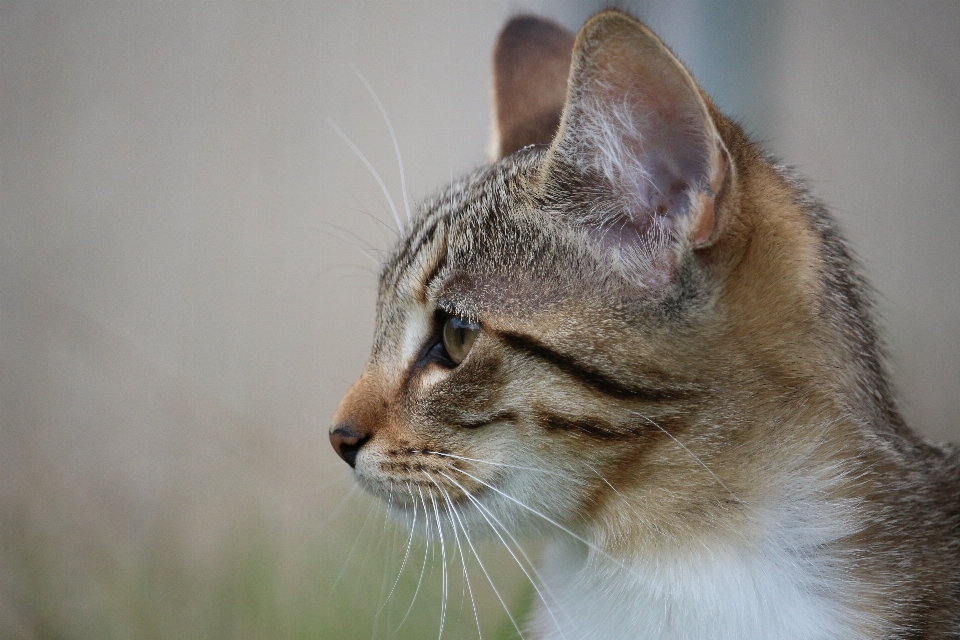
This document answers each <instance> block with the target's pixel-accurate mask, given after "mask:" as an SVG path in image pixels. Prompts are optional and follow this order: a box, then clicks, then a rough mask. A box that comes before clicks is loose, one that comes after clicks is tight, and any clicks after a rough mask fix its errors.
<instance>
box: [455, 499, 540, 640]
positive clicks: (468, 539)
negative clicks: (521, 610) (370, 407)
mask: <svg viewBox="0 0 960 640" xmlns="http://www.w3.org/2000/svg"><path fill="white" fill-rule="evenodd" d="M452 513H453V516H454V517H455V518H456V519H457V521H458V522H459V523H460V528H461V529H462V530H463V535H464V537H465V538H466V539H467V544H468V545H469V546H470V551H472V552H473V557H474V558H476V559H477V564H479V565H480V570H481V571H483V575H484V576H485V577H486V578H487V582H488V583H489V584H490V588H491V589H493V593H494V595H496V596H497V600H499V601H500V605H501V606H503V610H504V611H505V612H506V614H507V618H509V619H510V623H511V624H512V625H513V628H514V629H516V630H517V634H518V635H519V636H520V640H524V636H523V632H522V631H521V630H520V626H519V625H518V624H517V621H516V620H514V618H513V614H512V613H510V607H508V606H507V603H506V602H504V600H503V596H501V595H500V591H498V590H497V587H496V585H495V584H493V579H492V578H490V574H489V573H488V572H487V568H486V567H485V566H483V560H481V559H480V554H478V553H477V550H476V548H475V547H474V546H473V542H472V541H471V540H470V534H468V533H467V529H466V527H465V526H464V524H463V520H462V519H461V518H460V514H459V512H458V511H457V509H456V507H453V511H452Z"/></svg>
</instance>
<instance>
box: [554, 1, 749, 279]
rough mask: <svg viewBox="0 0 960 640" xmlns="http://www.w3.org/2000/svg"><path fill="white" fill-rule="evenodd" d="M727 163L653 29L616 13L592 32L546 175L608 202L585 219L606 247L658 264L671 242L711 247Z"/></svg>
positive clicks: (578, 53)
mask: <svg viewBox="0 0 960 640" xmlns="http://www.w3.org/2000/svg"><path fill="white" fill-rule="evenodd" d="M728 158H729V154H728V152H727V151H726V149H725V147H724V145H723V142H722V140H721V138H720V135H719V133H718V131H717V128H716V126H715V125H714V123H713V120H712V118H711V115H710V111H709V108H708V107H707V104H706V102H705V100H704V98H703V96H702V94H701V92H700V89H699V88H698V87H697V85H696V82H695V81H694V80H693V78H692V77H691V76H690V74H689V73H688V72H687V70H686V69H685V68H684V67H683V65H682V64H680V62H679V61H678V60H677V59H676V57H674V55H673V54H672V53H671V52H670V51H669V50H668V49H667V48H666V46H665V45H664V44H663V43H662V42H661V41H660V40H659V39H658V38H657V37H656V36H655V35H654V34H653V33H652V32H651V31H650V30H649V29H647V28H646V27H645V26H644V25H642V24H641V23H639V22H637V21H636V20H634V19H633V18H631V17H629V16H627V15H625V14H622V13H620V12H616V11H611V12H606V13H602V14H599V15H598V16H595V17H594V18H593V19H592V20H591V21H590V22H588V23H587V25H585V26H584V28H583V30H582V31H581V32H580V35H579V36H578V38H577V42H576V45H575V48H574V55H573V63H572V66H571V74H570V82H569V90H568V95H567V103H566V105H565V108H564V113H563V119H562V122H561V129H560V132H559V133H558V136H557V138H556V139H555V140H554V143H553V147H552V149H551V155H550V156H548V162H547V169H546V171H547V173H548V174H549V172H550V171H551V169H553V168H556V167H557V166H559V165H562V166H563V167H565V168H566V169H568V170H569V169H572V170H573V171H575V172H576V173H578V174H580V175H581V176H582V179H583V180H585V181H588V182H590V183H592V184H594V185H596V186H595V188H596V189H597V190H599V191H602V192H604V193H605V194H606V195H607V196H609V198H610V200H611V202H610V205H609V206H607V207H605V208H594V209H592V210H591V211H589V212H588V214H587V215H586V216H585V217H584V218H583V221H584V222H587V223H589V224H591V225H593V227H594V228H595V229H596V230H598V231H599V232H600V235H601V237H602V242H603V244H604V246H605V247H607V248H613V249H615V252H616V254H617V255H619V256H621V257H623V258H625V259H628V260H629V261H631V262H637V261H640V262H641V263H644V264H647V263H651V264H652V263H653V262H657V261H661V262H662V258H663V256H658V255H656V254H658V253H662V251H663V249H664V247H665V245H666V244H668V243H669V242H670V241H671V240H679V241H683V242H685V243H687V244H689V245H690V246H693V247H703V246H706V245H707V244H709V242H710V241H711V240H712V238H713V235H714V234H713V232H714V228H715V226H716V220H715V217H714V201H715V198H716V196H717V194H718V192H719V191H720V189H721V188H722V187H723V185H724V180H725V179H726V177H727V174H728V171H729V170H730V168H731V167H730V163H729V160H728Z"/></svg>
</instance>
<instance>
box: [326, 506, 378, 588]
mask: <svg viewBox="0 0 960 640" xmlns="http://www.w3.org/2000/svg"><path fill="white" fill-rule="evenodd" d="M376 506H377V505H376V503H374V502H371V503H370V506H369V507H367V515H366V517H365V518H364V519H363V524H362V525H361V526H360V532H359V533H358V534H357V539H356V540H354V541H353V546H351V547H350V553H348V554H347V559H346V560H345V561H344V563H343V567H342V568H341V569H340V573H338V574H337V579H336V580H334V581H333V585H332V586H331V587H330V593H331V594H333V592H334V591H336V589H337V585H339V584H340V579H341V578H343V574H344V573H345V572H346V571H347V567H348V566H350V564H351V561H352V559H353V554H354V553H355V552H356V550H357V545H358V544H360V541H361V540H362V539H363V532H364V531H366V529H367V525H368V524H369V523H370V515H371V514H372V513H373V511H374V508H375V507H376Z"/></svg>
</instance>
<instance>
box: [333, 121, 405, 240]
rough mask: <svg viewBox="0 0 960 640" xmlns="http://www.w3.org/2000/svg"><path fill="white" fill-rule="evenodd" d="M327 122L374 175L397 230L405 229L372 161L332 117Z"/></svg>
mask: <svg viewBox="0 0 960 640" xmlns="http://www.w3.org/2000/svg"><path fill="white" fill-rule="evenodd" d="M326 120H327V124H328V125H330V128H331V129H333V131H334V133H336V134H337V135H338V136H340V139H341V140H343V141H344V142H345V143H346V144H347V146H348V147H350V150H351V151H353V153H354V154H356V156H357V157H358V158H360V161H361V162H363V164H364V166H366V167H367V169H368V170H369V171H370V173H371V174H372V175H373V178H374V180H376V181H377V184H378V185H380V190H381V191H383V195H384V196H385V197H386V199H387V202H388V203H389V204H390V211H391V212H392V213H393V219H394V221H395V222H396V223H397V229H403V224H401V223H400V216H399V215H397V205H395V204H394V203H393V198H392V197H390V191H389V190H388V189H387V185H385V184H384V183H383V179H382V178H380V174H379V173H377V170H376V169H374V168H373V165H372V164H370V161H369V160H367V156H365V155H363V152H362V151H360V149H358V148H357V145H355V144H353V141H352V140H351V139H350V138H348V137H347V134H345V133H344V132H343V131H342V130H341V129H340V127H338V126H337V123H336V122H334V121H333V119H332V118H331V117H330V116H327V118H326Z"/></svg>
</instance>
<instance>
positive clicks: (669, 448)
mask: <svg viewBox="0 0 960 640" xmlns="http://www.w3.org/2000/svg"><path fill="white" fill-rule="evenodd" d="M494 65H495V69H494V107H495V112H496V113H495V115H496V117H495V120H496V124H497V136H496V140H495V145H494V146H495V148H496V151H497V155H498V159H497V160H496V161H494V162H493V163H492V164H490V165H489V166H486V167H483V168H481V169H479V170H478V171H476V172H475V173H473V174H471V175H469V176H467V177H465V178H463V179H461V180H459V181H457V182H455V183H453V184H452V185H450V186H449V187H447V188H446V189H445V190H443V191H441V192H440V193H439V195H437V196H436V197H434V198H433V199H432V200H430V201H428V202H426V203H425V204H424V205H423V206H422V207H421V210H420V212H419V214H418V216H417V217H416V219H415V220H414V221H413V223H412V224H411V225H410V227H409V229H408V230H406V232H405V235H404V237H403V238H402V239H401V241H400V242H399V244H398V246H397V247H396V249H395V250H394V252H393V253H392V255H391V257H390V258H389V259H388V261H387V262H386V264H385V266H384V267H383V270H382V273H381V276H380V284H379V292H378V296H379V297H378V307H377V325H376V333H375V337H374V342H373V348H372V354H371V357H370V360H369V363H368V365H367V367H366V370H365V371H364V372H363V374H362V375H361V377H360V379H359V380H358V381H357V382H356V383H355V384H354V385H353V386H352V387H351V388H350V390H349V391H348V392H347V394H346V396H345V397H344V399H343V401H342V402H341V404H340V407H339V408H338V409H337V412H336V415H335V417H334V424H333V426H332V427H331V431H330V440H331V443H332V445H333V447H334V449H335V450H336V451H337V453H338V454H339V455H340V456H341V457H342V458H343V459H344V460H345V461H346V462H347V463H348V464H350V466H351V467H353V468H354V473H355V475H356V478H357V480H358V481H359V483H360V484H361V485H362V486H363V487H365V488H366V489H367V490H369V491H370V492H372V493H374V494H376V495H379V496H383V497H384V498H386V499H387V500H389V501H390V503H391V506H392V509H393V510H395V511H396V512H398V514H399V517H400V518H401V519H405V520H406V521H407V523H408V524H409V525H410V526H411V527H416V526H417V518H416V513H417V511H418V510H420V511H421V512H426V511H427V510H428V509H429V510H430V511H431V512H434V511H435V512H436V513H437V514H438V517H437V519H438V521H439V520H440V519H441V518H442V519H443V520H444V521H445V523H444V524H443V529H444V530H446V533H447V535H449V536H450V537H451V538H452V537H453V536H455V535H457V536H459V535H460V534H466V533H468V532H471V531H473V530H481V529H484V528H485V527H489V526H493V525H494V523H496V524H497V525H498V526H499V527H500V528H502V529H503V530H504V531H509V532H510V533H512V534H513V535H516V534H518V533H520V532H523V533H526V534H530V533H533V534H537V533H542V534H543V535H544V536H547V537H548V538H549V539H550V540H551V542H550V545H549V547H548V548H547V551H546V553H545V556H544V558H543V561H542V564H541V566H540V570H539V571H538V580H537V582H538V586H537V594H538V601H539V602H538V605H537V608H536V609H535V610H534V612H533V613H532V615H531V618H530V620H528V621H527V625H526V631H525V637H528V638H540V639H548V638H568V639H572V638H597V639H620V638H651V639H653V638H674V639H678V638H685V639H687V638H689V639H693V638H729V639H740V640H743V639H754V638H756V639H760V638H763V639H771V638H783V639H787V638H805V639H821V638H822V639H827V638H837V639H839V638H844V639H853V638H864V639H865V638H890V639H893V638H900V639H906V638H947V637H960V451H958V449H957V448H955V447H952V446H950V445H938V444H934V443H931V442H928V441H926V440H924V439H922V438H920V437H919V436H917V435H916V434H915V433H914V432H912V431H911V430H910V429H909V428H908V427H907V426H906V425H905V423H904V421H903V419H902V418H901V416H900V414H899V413H898V410H897V407H896V404H895V401H894V399H893V394H892V391H891V388H890V384H889V382H888V379H887V373H886V371H885V365H884V361H883V354H882V349H881V346H880V341H879V338H878V334H877V330H876V329H875V326H874V323H873V320H872V310H871V304H870V298H869V290H868V288H867V286H866V284H865V283H864V281H863V279H862V278H861V276H860V275H859V271H858V267H857V265H856V263H855V261H854V260H853V259H852V257H851V252H850V250H849V249H848V247H847V245H846V244H845V242H844V240H843V239H842V237H841V235H840V233H839V232H838V230H837V225H836V223H835V222H834V220H833V219H832V218H831V217H830V214H829V213H828V212H827V210H826V209H825V208H824V206H823V205H822V204H821V203H819V202H818V201H817V200H816V199H814V198H813V197H812V196H811V195H810V193H809V192H808V191H807V189H806V187H805V186H804V184H803V183H802V182H801V181H800V180H799V179H798V178H797V177H796V176H795V175H794V173H793V172H792V171H791V170H790V169H789V168H787V167H785V166H783V165H781V164H779V163H777V162H776V161H774V160H772V159H771V158H769V157H768V156H766V155H765V154H764V153H763V151H761V149H760V148H759V147H758V146H757V145H756V144H754V143H753V142H751V141H750V140H749V139H748V138H747V136H746V135H745V134H744V132H743V131H742V130H741V129H740V127H739V126H738V125H736V124H735V123H734V122H733V121H731V120H730V119H729V118H727V117H725V116H724V115H722V114H721V113H720V112H719V111H718V110H717V108H716V107H715V105H714V104H713V103H712V102H711V100H710V99H709V98H708V97H707V96H706V95H705V94H704V92H703V91H702V90H701V88H700V87H699V85H698V84H697V83H696V81H695V80H694V79H693V77H692V76H691V75H690V73H689V72H688V71H687V69H686V68H685V67H684V66H683V65H682V64H681V63H680V62H679V61H678V60H677V58H676V57H675V56H674V55H673V54H672V53H671V52H670V50H669V49H668V48H667V47H666V46H665V45H664V44H663V43H662V42H661V41H660V40H659V39H658V37H657V36H656V35H655V34H654V33H653V32H652V31H650V29H648V28H647V27H646V26H645V25H643V24H642V23H641V22H639V21H638V20H636V19H635V18H633V17H632V16H630V15H629V14H627V13H624V12H621V11H617V10H612V11H605V12H602V13H599V14H597V15H595V16H594V17H593V18H591V19H590V20H589V21H588V22H587V23H586V24H585V25H584V26H583V28H582V29H581V30H580V32H579V34H577V35H576V37H575V38H574V36H573V35H572V34H570V33H569V32H567V31H565V30H564V29H563V28H561V27H559V26H557V25H555V24H554V23H552V22H549V21H547V20H543V19H540V18H535V17H532V16H521V17H518V18H515V19H513V20H512V21H510V22H509V23H508V24H507V26H506V27H505V28H504V30H503V32H502V33H501V35H500V37H499V39H498V42H497V45H496V49H495V53H494ZM428 505H429V507H428ZM424 520H425V518H420V525H419V526H420V527H423V526H425V525H423V521H424Z"/></svg>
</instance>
